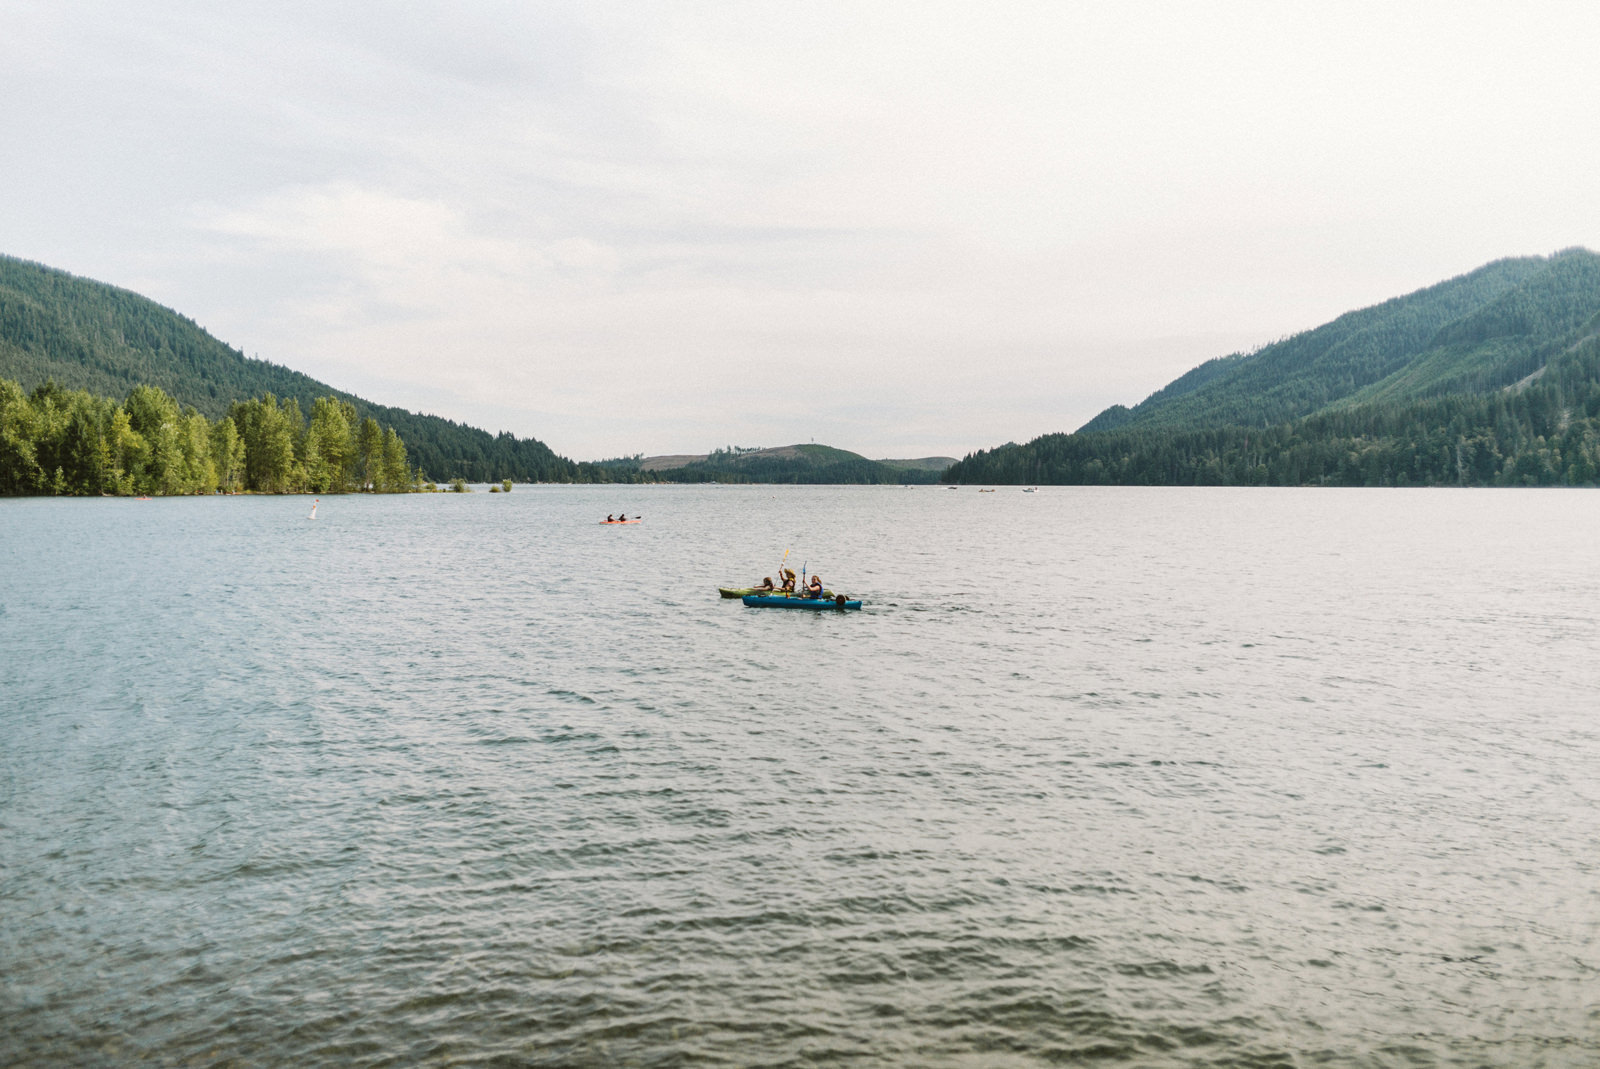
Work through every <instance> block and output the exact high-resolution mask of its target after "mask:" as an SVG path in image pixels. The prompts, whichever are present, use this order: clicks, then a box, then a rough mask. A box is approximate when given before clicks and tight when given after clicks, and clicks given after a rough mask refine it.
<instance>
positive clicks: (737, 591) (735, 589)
mask: <svg viewBox="0 0 1600 1069" xmlns="http://www.w3.org/2000/svg"><path fill="white" fill-rule="evenodd" d="M717 593H718V594H721V595H722V596H723V597H725V598H742V597H744V596H745V595H747V594H771V595H772V596H773V597H776V598H787V597H793V596H794V595H791V594H789V593H787V592H785V591H783V590H773V589H768V588H767V587H764V586H719V587H717ZM822 596H823V597H825V598H831V597H833V591H831V590H824V591H823V592H822Z"/></svg>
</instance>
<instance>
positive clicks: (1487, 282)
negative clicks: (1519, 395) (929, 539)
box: [1082, 249, 1600, 433]
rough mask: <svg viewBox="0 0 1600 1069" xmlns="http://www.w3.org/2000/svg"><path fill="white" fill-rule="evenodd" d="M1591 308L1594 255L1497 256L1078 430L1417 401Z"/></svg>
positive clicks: (1255, 418)
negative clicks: (1373, 403) (1470, 269)
mask: <svg viewBox="0 0 1600 1069" xmlns="http://www.w3.org/2000/svg"><path fill="white" fill-rule="evenodd" d="M1597 310H1600V256H1596V255H1595V254H1594V253H1591V252H1588V251H1585V250H1582V249H1574V250H1569V251H1567V252H1563V253H1558V254H1556V255H1555V256H1552V257H1549V258H1548V259H1545V258H1541V257H1527V258H1523V259H1515V260H1499V261H1496V262H1495V263H1492V264H1488V265H1487V266H1485V267H1481V268H1479V269H1478V270H1476V271H1473V272H1471V273H1470V274H1466V275H1462V276H1460V277H1458V278H1453V279H1450V280H1449V281H1447V282H1442V283H1440V284H1438V285H1436V286H1430V287H1428V288H1427V289H1423V290H1418V291H1417V292H1416V293H1412V294H1409V295H1407V296H1405V297H1396V298H1395V299H1393V300H1389V301H1385V302H1383V303H1382V304H1379V305H1374V306H1373V307H1371V308H1365V309H1362V310H1360V311H1356V312H1350V313H1348V314H1346V315H1343V316H1340V317H1339V318H1338V319H1335V320H1334V321H1333V322H1331V323H1327V324H1324V325H1323V326H1320V327H1318V328H1316V329H1315V330H1309V331H1306V332H1304V333H1302V334H1296V335H1295V336H1293V337H1291V338H1286V339H1284V340H1283V341H1279V342H1275V343H1273V344H1271V345H1267V346H1264V347H1262V348H1260V349H1258V350H1256V351H1254V352H1252V353H1241V354H1234V355H1233V356H1228V357H1223V358H1221V359H1219V360H1212V361H1208V362H1207V363H1205V364H1202V365H1201V366H1199V367H1197V368H1195V369H1194V370H1193V371H1190V372H1189V373H1188V374H1186V375H1183V376H1182V377H1180V378H1178V379H1176V380H1174V381H1173V382H1172V383H1171V384H1169V385H1167V386H1166V387H1164V388H1162V389H1160V390H1158V391H1156V392H1155V393H1153V394H1151V395H1150V396H1149V397H1148V398H1146V399H1145V400H1144V401H1143V402H1141V403H1140V404H1138V405H1136V406H1134V407H1133V408H1131V409H1129V408H1123V407H1122V406H1113V407H1111V408H1109V409H1107V410H1106V411H1104V412H1102V413H1101V414H1100V415H1098V416H1096V417H1095V418H1094V419H1092V420H1090V421H1089V422H1088V423H1086V424H1084V426H1083V428H1082V430H1083V431H1084V432H1086V433H1101V432H1105V431H1111V430H1127V429H1132V428H1136V427H1138V428H1156V427H1163V428H1171V429H1191V430H1192V429H1200V428H1203V427H1217V426H1240V427H1258V428H1259V427H1264V426H1272V425H1274V424H1278V423H1283V422H1286V421H1288V420H1293V419H1298V418H1300V417H1302V416H1308V415H1311V414H1313V413H1315V412H1319V411H1323V410H1325V409H1328V408H1331V407H1336V406H1338V405H1341V404H1359V403H1363V402H1365V401H1371V400H1385V401H1396V402H1403V401H1415V400H1423V399H1426V398H1429V397H1438V396H1443V395H1446V394H1450V393H1462V392H1482V391H1484V390H1488V389H1493V388H1496V387H1499V386H1505V385H1509V384H1510V383H1514V382H1516V381H1517V380H1519V379H1520V378H1522V377H1523V376H1525V375H1527V374H1529V373H1530V372H1531V371H1533V370H1534V369H1535V368H1536V367H1539V366H1541V365H1542V364H1543V363H1544V362H1545V361H1546V360H1548V359H1549V358H1550V357H1551V356H1552V355H1554V350H1555V347H1556V346H1557V345H1558V344H1559V343H1560V341H1561V339H1563V338H1565V337H1567V336H1568V335H1569V334H1570V333H1571V331H1572V330H1573V329H1574V328H1576V327H1577V326H1578V325H1579V324H1580V323H1581V322H1582V321H1584V320H1585V319H1587V318H1588V317H1589V316H1592V315H1593V314H1594V313H1595V312H1596V311H1597Z"/></svg>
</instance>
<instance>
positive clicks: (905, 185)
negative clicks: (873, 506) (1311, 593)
mask: <svg viewBox="0 0 1600 1069" xmlns="http://www.w3.org/2000/svg"><path fill="white" fill-rule="evenodd" d="M1597 47H1600V4H1596V3H1594V2H1592V0H1586V2H1581V3H1539V2H1523V3H1492V4H1491V3H1471V2H1462V0H1451V2H1426V3H1423V2H1419V3H1403V2H1395V0H1384V2H1381V3H1360V2H1348V3H1306V2H1301V3H1294V4H1287V3H1283V2H1281V0H1271V2H1264V3H1243V2H1220V3H1204V2H1195V0H1188V2H1182V3H1140V2H1128V0H1119V2H1109V0H1108V2H1104V3H1091V2H1078V3H1071V2H1067V0H1057V2H1052V3H1040V4H1031V3H1004V2H1002V3H996V4H974V3H971V2H970V0H962V2H959V3H957V2H951V3H942V2H932V0H922V2H916V3H904V4H901V3H887V2H878V3H871V4H862V3H859V2H855V3H826V2H825V3H806V2H796V0H787V2H784V3H781V4H778V3H774V4H760V3H744V2H734V0H724V2H722V3H715V4H700V3H689V2H675V3H662V4H656V3H648V2H636V0H630V2H627V3H618V4H605V3H597V2H593V0H587V2H582V3H572V4H565V3H535V2H528V0H516V2H510V0H507V2H492V0H451V2H450V3H438V4H433V3H426V2H409V3H404V4H396V3H376V2H366V3H337V2H329V0H316V2H307V3H301V2H295V0H271V2H263V3H251V2H238V0H233V2H230V3H227V4H216V3H170V2H160V0H152V2H138V0H115V2H107V3H81V2H75V0H0V99H3V101H4V106H3V108H0V160H3V163H4V166H3V169H0V251H3V252H6V253H9V254H11V255H16V256H22V257H26V258H28V259H32V260H38V261H41V262H44V263H47V264H50V265H52V266H55V267H60V268H64V269H66V270H68V271H71V272H73V273H75V274H80V275H87V276H89V277H91V278H96V279H100V280H102V281H106V282H111V283H115V284H117V285H122V286H126V287H129V288H131V289H134V290H137V291H139V292H141V293H143V294H145V295H147V296H149V297H152V298H154V299H155V300H157V301H159V302H161V303H162V304H165V305H168V306H170V307H172V308H175V309H177V310H178V311H180V312H182V313H183V314H185V315H187V316H190V317H191V318H193V319H195V320H196V321H198V322H199V323H200V324H201V325H202V326H204V327H205V328H207V329H208V330H210V331H211V332H212V333H213V334H215V335H217V336H218V337H219V338H221V339H222V340H223V341H225V342H227V343H229V344H230V345H233V346H236V347H238V348H241V349H243V350H244V351H245V352H247V353H249V354H251V355H259V356H261V357H263V358H265V359H269V360H272V361H275V362H277V363H280V364H285V365H288V366H289V367H292V368H295V369H297V370H301V371H305V372H307V373H308V374H311V375H313V376H315V377H316V378H319V379H322V380H323V381H326V382H328V383H331V384H333V385H335V386H338V387H340V388H343V389H348V390H350V391H352V392H355V393H358V394H360V395H362V396H364V397H367V398H369V399H371V400H374V401H379V402H385V403H390V404H397V405H401V406H404V407H407V408H412V409H417V410H420V411H425V412H433V413H436V414H439V415H444V416H449V417H451V418H455V419H460V420H466V421H468V422H471V423H474V424H477V425H480V426H483V427H485V428H487V429H489V430H502V429H503V430H510V431H513V432H515V433H517V434H519V435H532V436H535V437H538V438H540V439H542V440H544V441H546V442H548V443H549V444H550V445H551V446H552V447H553V448H555V449H556V450H557V451H558V452H561V453H564V454H566V455H569V456H573V457H577V458H580V459H594V458H600V457H605V456H616V455H624V454H631V453H635V452H642V453H646V454H654V453H671V452H703V451H705V450H708V449H710V448H713V447H715V446H718V445H725V444H738V445H782V444H787V443H790V442H796V441H807V440H809V439H815V440H816V441H818V442H826V443H828V444H831V445H838V446H841V447H844V448H848V449H854V450H857V451H860V452H863V453H866V454H867V455H869V456H874V457H885V456H888V457H910V456H924V455H937V454H943V455H950V456H961V455H962V454H964V453H966V452H968V451H970V450H973V449H977V448H983V447H987V446H992V445H996V444H999V443H1001V442H1004V441H1007V440H1017V441H1022V440H1025V439H1027V438H1030V437H1033V436H1035V435H1038V434H1041V433H1045V432H1050V431H1059V430H1071V429H1074V428H1076V427H1077V426H1079V425H1080V424H1082V423H1083V422H1084V421H1085V420H1087V419H1089V418H1090V417H1091V416H1093V415H1094V414H1095V413H1096V412H1097V411H1099V410H1100V409H1101V408H1103V407H1104V406H1106V405H1108V404H1111V403H1114V402H1123V403H1130V404H1131V403H1134V402H1137V401H1138V400H1140V399H1141V398H1143V397H1144V396H1145V395H1146V394H1148V393H1149V392H1150V391H1151V390H1154V389H1156V388H1158V387H1160V386H1161V385H1163V384H1164V383H1166V382H1167V381H1169V380H1170V379H1172V378H1173V377H1175V376H1176V375H1178V374H1180V373H1182V372H1183V371H1185V370H1187V369H1188V368H1189V367H1192V366H1194V365H1195V364H1197V363H1200V362H1201V361H1203V360H1206V359H1208V358H1210V357H1213V356H1220V355H1224V354H1226V353H1229V352H1232V351H1235V350H1237V349H1240V348H1244V347H1249V346H1253V345H1256V344H1259V343H1262V342H1266V341H1271V340H1274V339H1276V338H1278V337H1281V336H1283V335H1286V334H1289V333H1293V332H1295V331H1299V330H1303V329H1307V328H1310V327H1313V326H1316V325H1318V324H1320V323H1322V322H1325V321H1327V320H1328V319H1331V318H1333V317H1334V316H1336V315H1338V314H1340V313H1342V312H1344V311H1348V310H1350V309H1352V308H1356V307H1361V306H1363V305H1367V304H1372V303H1374V302H1377V301H1380V300H1384V299H1386V298H1389V297H1392V296H1397V295H1399V294H1401V293H1405V292H1409V291H1410V290H1414V289H1417V288H1419V287H1421V286H1425V285H1429V284H1431V283H1434V282H1437V281H1440V280H1442V279H1445V278H1448V277H1450V276H1452V275H1456V274H1460V273H1462V272H1463V271H1467V270H1470V269H1472V268H1474V267H1477V266H1479V265H1481V264H1483V263H1485V262H1487V261H1489V260H1492V259H1497V258H1499V257H1503V256H1511V255H1525V254H1546V253H1550V252H1553V251H1555V250H1557V249H1560V248H1564V247H1568V246H1572V245H1586V246H1588V247H1590V248H1597V249H1600V122H1597V121H1596V118H1595V108H1596V106H1597V103H1600V63H1597V62H1596V61H1595V55H1596V50H1597Z"/></svg>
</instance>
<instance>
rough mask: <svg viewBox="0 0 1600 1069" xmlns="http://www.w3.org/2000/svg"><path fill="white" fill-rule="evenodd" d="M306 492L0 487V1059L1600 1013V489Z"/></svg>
mask: <svg viewBox="0 0 1600 1069" xmlns="http://www.w3.org/2000/svg"><path fill="white" fill-rule="evenodd" d="M309 504H310V500H309V499H308V498H271V497H261V498H217V499H185V500H155V501H131V500H7V501H0V567H3V569H4V571H3V575H4V580H3V584H0V739H3V743H0V745H3V749H0V910H3V916H0V1063H4V1064H19V1065H20V1064H25V1065H63V1066H66V1065H72V1066H85V1065H87V1066H93V1065H125V1064H130V1063H142V1062H144V1061H150V1062H152V1063H154V1064H171V1065H190V1064H194V1065H242V1066H247V1065H262V1066H267V1065H296V1066H307V1067H310V1066H349V1065H374V1066H375V1065H409V1064H440V1065H443V1064H467V1065H489V1064H492V1065H505V1066H514V1065H606V1066H612V1065H619V1066H621V1065H641V1066H677V1065H717V1064H720V1065H761V1066H776V1065H812V1064H848V1065H852V1066H900V1065H905V1066H1034V1065H1053V1064H1126V1065H1134V1066H1155V1067H1165V1066H1174V1067H1176V1066H1382V1067H1392V1066H1507V1067H1510V1066H1516V1067H1529V1066H1595V1065H1600V718H1597V715H1596V713H1597V708H1600V699H1597V692H1600V658H1597V653H1600V626H1597V621H1600V548H1597V547H1600V494H1596V493H1592V492H1561V491H1514V490H1483V491H1439V490H1420V491H1407V490H1287V489H1276V490H1274V489H1262V490H1222V489H1205V490H1183V489H1137V488H1107V489H1098V488H1051V487H1046V488H1044V489H1042V490H1041V491H1040V492H1039V493H1037V494H1023V493H1021V492H1019V491H1018V490H1017V489H1015V488H1002V489H1001V490H999V492H997V493H992V494H989V493H984V494H980V493H978V492H976V491H975V490H973V489H970V488H963V489H961V490H959V491H950V490H945V489H943V488H938V487H919V488H916V489H914V490H906V489H901V488H878V487H872V488H849V487H846V488H840V487H815V488H809V487H783V488H776V487H518V488H517V489H516V490H515V491H514V492H513V493H511V494H510V495H500V494H494V495H491V494H487V493H483V492H479V493H475V494H472V495H466V496H462V495H417V496H407V497H378V498H373V497H333V498H329V499H327V500H324V501H323V502H322V504H321V507H320V509H319V511H318V516H319V518H318V519H317V520H315V521H310V520H308V519H307V516H306V514H307V512H308V511H309ZM617 510H622V511H626V512H629V513H635V512H638V513H642V514H643V515H644V517H645V520H644V523H642V524H639V525H637V526H629V527H602V526H599V525H597V523H596V521H597V520H599V519H600V518H602V517H603V516H604V515H605V514H606V513H607V512H613V511H617ZM787 549H792V551H793V552H792V553H791V554H790V557H789V561H790V563H791V564H792V565H794V566H796V570H799V569H798V566H799V565H800V564H801V563H805V564H806V566H807V567H808V569H809V570H810V571H815V572H820V573H821V576H822V578H823V580H824V582H826V583H827V584H828V585H829V586H830V587H833V588H835V589H837V590H840V591H844V592H847V593H849V594H851V595H853V596H859V597H862V598H864V599H865V601H866V609H865V610H864V611H862V612H860V613H850V614H841V613H833V612H830V613H823V614H811V613H800V612H785V611H776V610H757V609H746V608H744V607H743V606H742V605H741V604H739V603H738V602H736V601H724V600H721V599H719V598H718V597H717V594H716V589H715V588H716V587H717V586H718V585H720V584H729V583H746V582H749V581H751V580H752V579H756V578H759V577H760V576H763V575H775V574H776V570H777V568H778V565H779V562H780V560H781V558H782V557H783V554H784V552H785V550H787Z"/></svg>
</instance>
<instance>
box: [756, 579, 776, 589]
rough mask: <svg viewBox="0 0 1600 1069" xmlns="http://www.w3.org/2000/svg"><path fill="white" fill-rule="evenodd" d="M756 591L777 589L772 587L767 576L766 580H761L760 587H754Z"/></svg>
mask: <svg viewBox="0 0 1600 1069" xmlns="http://www.w3.org/2000/svg"><path fill="white" fill-rule="evenodd" d="M756 589H757V590H775V589H777V588H776V587H774V586H773V585H772V576H770V575H769V576H767V577H766V578H764V579H762V580H761V585H760V586H758V587H756Z"/></svg>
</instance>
